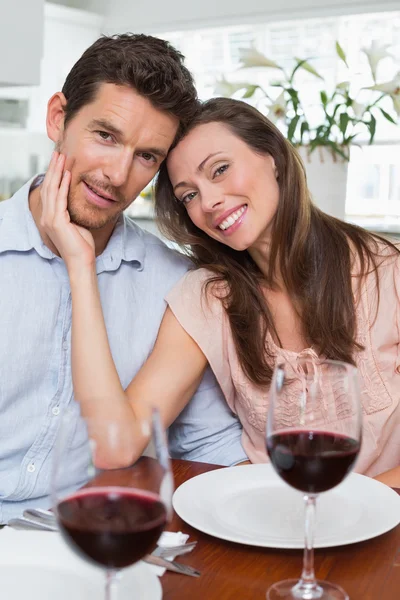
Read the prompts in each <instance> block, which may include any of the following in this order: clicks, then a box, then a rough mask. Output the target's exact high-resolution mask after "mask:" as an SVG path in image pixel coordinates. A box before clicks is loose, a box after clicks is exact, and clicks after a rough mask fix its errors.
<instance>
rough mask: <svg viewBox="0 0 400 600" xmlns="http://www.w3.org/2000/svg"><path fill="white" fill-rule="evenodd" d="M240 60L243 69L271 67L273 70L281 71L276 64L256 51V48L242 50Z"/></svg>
mask: <svg viewBox="0 0 400 600" xmlns="http://www.w3.org/2000/svg"><path fill="white" fill-rule="evenodd" d="M239 58H240V61H241V64H240V68H241V69H248V68H251V67H270V68H271V69H281V67H280V66H279V65H278V64H277V63H276V62H274V61H273V60H270V59H269V58H267V57H266V56H265V55H264V54H262V53H261V52H259V51H258V50H256V48H254V46H253V47H252V48H240V49H239Z"/></svg>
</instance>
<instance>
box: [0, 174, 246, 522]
mask: <svg viewBox="0 0 400 600" xmlns="http://www.w3.org/2000/svg"><path fill="white" fill-rule="evenodd" d="M31 183H32V182H28V183H27V184H26V185H25V186H24V187H23V188H21V189H20V190H19V191H18V192H17V193H16V194H15V195H14V196H13V197H12V198H11V199H9V200H6V201H4V202H2V203H0V282H1V288H0V323H1V329H0V410H1V414H0V521H1V522H3V523H4V522H7V521H8V520H9V519H10V518H11V517H13V516H16V515H18V514H20V513H22V511H23V510H24V509H25V508H27V507H28V506H47V505H49V504H50V501H49V498H48V496H49V493H50V472H51V462H52V455H53V447H54V441H55V439H56V436H57V431H58V427H59V422H60V415H62V413H63V411H64V410H65V409H66V407H69V408H72V409H73V410H76V411H77V414H78V412H79V406H78V404H77V403H76V402H75V400H74V393H73V387H72V377H71V294H70V287H69V280H68V274H67V270H66V268H65V264H64V262H63V261H62V259H61V258H59V257H58V256H56V255H55V254H53V252H51V250H49V248H47V247H46V246H45V245H44V243H43V241H42V239H41V237H40V235H39V231H38V229H37V228H36V225H35V222H34V220H33V217H32V214H31V212H30V210H29V204H28V195H29V190H30V185H31ZM96 263H97V274H98V281H99V289H100V295H101V301H102V306H103V311H104V318H105V322H106V327H107V332H108V337H109V341H110V346H111V351H112V355H113V358H114V361H115V365H116V368H117V370H118V374H119V377H120V380H121V383H122V385H123V386H124V387H126V386H127V385H128V384H129V382H130V381H131V379H132V378H133V377H134V375H135V374H136V373H137V371H138V370H139V369H140V367H141V366H142V364H143V363H144V362H145V360H146V358H147V357H148V355H149V353H150V352H151V349H152V347H153V345H154V342H155V339H156V336H157V332H158V328H159V325H160V322H161V319H162V316H163V314H164V311H165V308H166V303H165V301H164V297H165V295H166V294H167V293H168V291H169V290H170V289H171V287H172V286H173V285H174V283H175V282H176V281H177V280H178V279H179V278H180V277H181V276H182V275H183V274H184V273H185V271H186V270H187V268H188V262H187V261H186V259H185V258H184V257H183V256H182V255H180V254H179V253H177V252H175V251H174V250H171V249H169V248H167V246H166V245H165V244H164V243H163V242H162V241H161V240H159V239H158V238H157V237H155V236H153V235H151V234H149V233H147V232H144V231H143V230H142V229H140V228H139V227H138V226H137V225H136V224H135V223H134V222H133V221H132V219H131V218H129V217H127V216H126V215H121V217H120V219H119V221H118V223H117V225H116V227H115V229H114V232H113V234H112V236H111V238H110V240H109V243H108V245H107V247H106V249H105V250H104V252H103V253H102V254H101V255H100V256H99V257H98V258H97V261H96ZM240 438H241V426H240V423H239V422H238V420H237V418H236V417H235V416H234V415H233V414H232V413H231V411H230V410H229V408H228V407H227V405H226V402H225V400H224V398H223V396H222V393H221V391H220V388H219V387H218V385H217V383H216V380H215V378H214V375H213V374H212V373H211V371H210V370H207V372H206V373H205V375H204V377H203V380H202V382H201V384H200V386H199V388H198V390H197V392H196V394H195V395H194V397H193V398H192V400H191V402H190V403H189V405H188V406H187V407H186V408H185V409H184V410H183V412H182V413H181V414H180V416H179V417H178V419H177V420H176V421H175V423H174V424H173V425H172V426H171V427H170V430H169V442H170V453H171V456H172V457H173V458H183V459H188V460H199V461H203V462H211V463H216V464H223V465H232V464H236V463H237V462H240V461H243V460H246V459H247V456H246V454H245V452H244V450H243V448H242V445H241V440H240ZM73 450H74V442H73V441H72V442H71V462H70V471H69V474H68V477H70V478H71V481H72V479H73V478H75V477H76V479H77V480H79V478H80V475H79V473H75V470H77V468H76V465H77V464H78V458H77V457H75V459H74V452H73ZM74 461H75V462H74Z"/></svg>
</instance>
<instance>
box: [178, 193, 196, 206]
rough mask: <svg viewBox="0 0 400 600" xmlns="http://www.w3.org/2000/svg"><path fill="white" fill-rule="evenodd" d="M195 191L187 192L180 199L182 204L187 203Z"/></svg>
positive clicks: (192, 197) (194, 195)
mask: <svg viewBox="0 0 400 600" xmlns="http://www.w3.org/2000/svg"><path fill="white" fill-rule="evenodd" d="M196 193H197V192H190V193H189V194H186V196H183V198H182V199H181V202H182V204H189V202H190V201H191V200H193V199H194V198H195V197H196Z"/></svg>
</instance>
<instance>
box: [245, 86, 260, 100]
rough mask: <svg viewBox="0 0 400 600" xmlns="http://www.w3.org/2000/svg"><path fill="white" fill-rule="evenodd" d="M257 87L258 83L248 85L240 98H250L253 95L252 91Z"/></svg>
mask: <svg viewBox="0 0 400 600" xmlns="http://www.w3.org/2000/svg"><path fill="white" fill-rule="evenodd" d="M257 88H258V85H248V86H247V88H246V91H245V93H244V94H243V96H242V98H251V97H252V96H253V95H254V92H255V91H256V89H257Z"/></svg>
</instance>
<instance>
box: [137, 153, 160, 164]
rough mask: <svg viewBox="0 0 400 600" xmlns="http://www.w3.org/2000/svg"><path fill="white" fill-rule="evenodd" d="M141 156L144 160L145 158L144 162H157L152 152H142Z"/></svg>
mask: <svg viewBox="0 0 400 600" xmlns="http://www.w3.org/2000/svg"><path fill="white" fill-rule="evenodd" d="M140 156H141V157H142V158H144V160H146V161H148V162H156V161H157V159H156V157H155V156H154V154H150V152H141V153H140Z"/></svg>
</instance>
